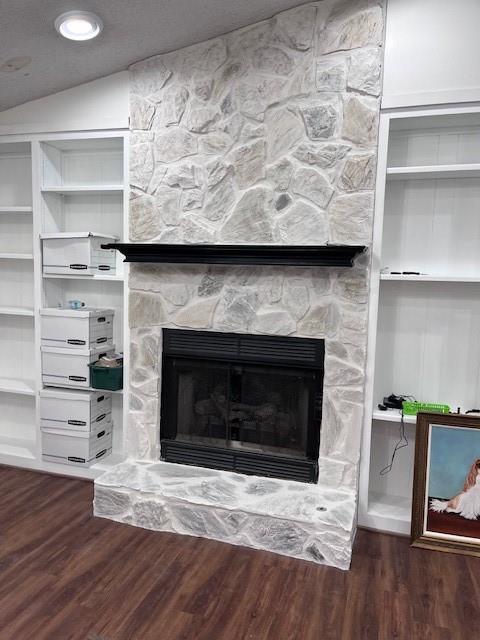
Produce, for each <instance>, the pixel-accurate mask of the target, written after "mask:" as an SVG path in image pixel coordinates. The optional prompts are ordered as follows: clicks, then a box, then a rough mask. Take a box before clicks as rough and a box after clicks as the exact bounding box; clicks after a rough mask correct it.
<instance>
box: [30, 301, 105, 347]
mask: <svg viewBox="0 0 480 640" xmlns="http://www.w3.org/2000/svg"><path fill="white" fill-rule="evenodd" d="M114 313H115V312H114V311H113V310H112V309H87V308H83V309H78V310H77V309H41V310H40V320H41V334H42V345H43V346H44V347H66V348H68V349H79V348H80V349H82V348H87V349H94V348H95V347H97V346H99V345H102V344H103V345H104V344H107V343H109V344H111V343H112V342H113V316H114Z"/></svg>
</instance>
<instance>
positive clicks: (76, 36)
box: [55, 11, 103, 40]
mask: <svg viewBox="0 0 480 640" xmlns="http://www.w3.org/2000/svg"><path fill="white" fill-rule="evenodd" d="M55 29H56V30H57V31H58V33H59V34H60V35H62V36H63V37H64V38H68V39H69V40H91V39H92V38H95V37H96V36H98V34H99V33H100V32H101V31H102V29H103V22H102V21H101V20H100V18H99V17H98V16H96V15H95V14H94V13H91V12H90V11H67V13H62V15H60V16H58V18H57V19H56V20H55Z"/></svg>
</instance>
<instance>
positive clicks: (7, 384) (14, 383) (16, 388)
mask: <svg viewBox="0 0 480 640" xmlns="http://www.w3.org/2000/svg"><path fill="white" fill-rule="evenodd" d="M0 392H3V393H16V394H18V395H22V396H34V395H35V382H34V381H33V380H20V379H19V378H0Z"/></svg>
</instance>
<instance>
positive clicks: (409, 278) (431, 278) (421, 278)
mask: <svg viewBox="0 0 480 640" xmlns="http://www.w3.org/2000/svg"><path fill="white" fill-rule="evenodd" d="M380 280H388V281H390V282H480V276H436V275H429V274H421V275H402V274H392V273H381V274H380Z"/></svg>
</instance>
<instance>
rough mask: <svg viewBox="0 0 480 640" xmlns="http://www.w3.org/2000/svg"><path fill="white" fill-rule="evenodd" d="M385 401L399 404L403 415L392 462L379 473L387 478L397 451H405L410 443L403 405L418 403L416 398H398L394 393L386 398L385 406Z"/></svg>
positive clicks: (402, 396)
mask: <svg viewBox="0 0 480 640" xmlns="http://www.w3.org/2000/svg"><path fill="white" fill-rule="evenodd" d="M385 400H390V401H392V400H393V402H394V403H395V404H397V408H399V409H400V411H401V414H400V427H399V439H398V441H397V442H396V444H395V446H394V448H393V452H392V457H391V458H390V462H389V463H388V464H387V466H386V467H383V469H381V470H380V472H379V475H381V476H386V475H387V474H389V473H390V471H391V470H392V468H393V463H394V460H395V456H396V455H397V451H400V449H404V448H405V447H408V444H409V443H408V438H407V436H406V434H405V420H404V414H403V408H402V404H403V401H404V400H411V401H412V402H415V401H416V400H415V397H414V396H409V395H403V394H401V395H399V396H396V395H394V394H393V393H392V394H391V395H390V396H389V397H388V398H384V404H385ZM398 405H400V406H398Z"/></svg>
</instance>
